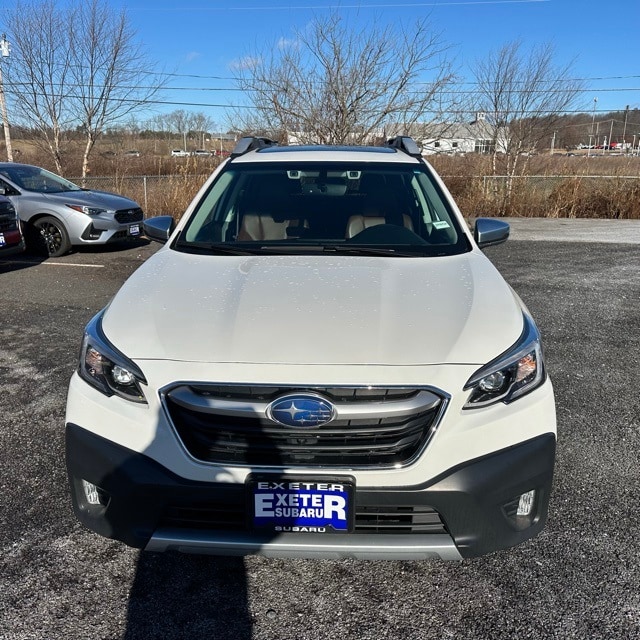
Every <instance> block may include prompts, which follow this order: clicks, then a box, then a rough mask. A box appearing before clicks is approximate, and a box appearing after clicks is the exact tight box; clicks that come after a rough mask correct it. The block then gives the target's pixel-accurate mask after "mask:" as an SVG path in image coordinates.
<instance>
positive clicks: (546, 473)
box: [66, 424, 556, 558]
mask: <svg viewBox="0 0 640 640" xmlns="http://www.w3.org/2000/svg"><path fill="white" fill-rule="evenodd" d="M66 447H67V469H68V473H69V481H70V486H71V495H72V500H73V508H74V511H75V513H76V516H77V517H78V519H79V520H80V521H81V522H82V523H83V524H84V525H85V526H87V527H88V528H89V529H91V530H93V531H95V532H97V533H99V534H101V535H103V536H106V537H108V538H114V539H117V540H121V541H122V542H125V543H126V544H128V545H130V546H132V547H138V548H144V547H145V546H146V545H147V543H148V542H149V540H150V538H151V536H152V535H153V533H154V531H156V529H158V528H159V527H161V526H163V524H165V523H166V522H168V521H170V522H171V526H174V527H175V526H176V522H179V519H180V517H182V516H181V515H180V514H184V513H188V522H189V525H188V526H190V527H194V526H199V527H208V526H210V527H212V528H218V527H220V528H223V529H224V531H226V532H233V531H234V530H235V531H237V532H238V533H241V534H242V535H243V536H245V537H246V534H247V531H248V530H249V529H248V525H247V522H248V520H247V518H246V517H245V513H246V510H245V504H246V502H247V496H246V489H245V487H244V485H236V484H229V483H220V482H194V481H190V480H185V479H184V478H181V477H179V476H177V475H176V474H174V473H172V472H171V471H169V470H168V469H166V468H165V467H163V466H162V465H160V464H159V463H157V462H155V461H154V460H152V459H151V458H149V457H147V456H145V455H143V454H140V453H136V452H133V451H131V450H129V449H126V448H124V447H121V446H119V445H117V444H114V443H113V442H110V441H109V440H106V439H104V438H101V437H99V436H97V435H95V434H93V433H91V432H89V431H87V430H86V429H83V428H82V427H80V426H77V425H74V424H67V429H66ZM555 447H556V439H555V436H554V435H553V434H545V435H541V436H538V437H536V438H534V439H532V440H528V441H526V442H524V443H521V444H518V445H516V446H513V447H510V448H508V449H504V450H501V451H498V452H496V453H493V454H491V455H489V456H486V457H483V458H479V459H475V460H471V461H469V462H467V463H465V464H463V465H460V466H458V467H456V468H454V469H451V470H449V471H447V473H445V474H443V475H441V476H440V477H438V478H435V479H433V480H430V481H429V482H428V483H425V484H424V485H421V486H408V487H394V488H393V489H379V488H375V489H371V488H367V487H360V486H358V487H357V488H356V493H355V506H356V514H358V513H360V514H364V516H363V518H367V517H368V518H369V519H370V517H371V513H374V512H384V513H385V514H387V515H386V517H387V520H386V521H384V522H383V525H382V526H383V527H390V526H394V527H395V529H394V530H396V531H398V533H403V534H406V533H410V534H412V535H416V536H425V535H427V536H428V535H430V532H431V531H432V532H433V533H434V534H436V535H442V533H443V532H446V533H448V534H449V535H450V536H451V537H452V539H453V541H454V542H455V545H456V547H457V548H458V551H459V553H460V555H461V556H462V557H465V558H471V557H476V556H481V555H484V554H486V553H490V552H492V551H496V550H499V549H504V548H507V547H511V546H514V545H516V544H519V543H521V542H523V541H525V540H527V539H529V538H532V537H533V536H535V535H537V534H538V533H539V532H540V531H541V530H542V528H543V527H544V524H545V521H546V518H547V510H548V504H549V496H550V492H551V484H552V478H553V468H554V460H555ZM321 475H322V474H321ZM83 480H85V481H87V482H90V483H93V484H95V485H96V486H97V487H99V488H100V490H101V492H100V493H101V496H103V499H101V500H100V503H99V504H89V503H88V501H87V499H86V497H85V492H84V490H83V487H82V481H83ZM531 490H535V491H536V497H535V502H534V505H533V509H532V511H531V513H530V514H529V515H528V519H527V522H526V525H525V526H523V525H522V519H521V518H520V519H519V520H518V521H517V519H516V518H515V517H514V515H513V513H511V512H510V511H509V509H508V508H507V505H509V504H513V503H514V500H515V501H516V504H517V500H518V497H519V496H520V495H522V494H524V493H526V492H528V491H531ZM194 514H195V515H194ZM389 514H391V515H389ZM185 517H187V516H185ZM389 522H392V523H393V525H389V524H388V523H389ZM425 522H426V523H427V525H425V524H424V523H425ZM415 523H419V524H415ZM365 529H366V527H365ZM369 531H370V529H369ZM353 535H354V537H357V535H358V533H357V527H356V532H355V533H354V534H353ZM370 535H375V533H374V534H371V533H370Z"/></svg>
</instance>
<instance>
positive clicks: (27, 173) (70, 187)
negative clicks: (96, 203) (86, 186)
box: [0, 166, 81, 193]
mask: <svg viewBox="0 0 640 640" xmlns="http://www.w3.org/2000/svg"><path fill="white" fill-rule="evenodd" d="M0 175H3V176H5V177H6V178H8V179H9V180H11V182H13V183H14V184H16V185H17V186H19V187H21V188H22V189H26V190H27V191H35V192H38V193H59V192H61V191H80V190H81V189H80V187H78V186H77V185H75V184H73V182H69V181H68V180H65V179H64V178H61V177H60V176H57V175H56V174H55V173H51V172H49V171H46V170H45V169H40V168H38V167H30V166H15V167H6V168H3V169H1V170H0Z"/></svg>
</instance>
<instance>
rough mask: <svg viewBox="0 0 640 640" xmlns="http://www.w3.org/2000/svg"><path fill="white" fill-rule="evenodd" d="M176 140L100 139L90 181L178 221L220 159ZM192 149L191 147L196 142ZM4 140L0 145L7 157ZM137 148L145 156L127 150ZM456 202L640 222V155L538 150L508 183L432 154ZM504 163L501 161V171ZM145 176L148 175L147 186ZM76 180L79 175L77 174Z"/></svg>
mask: <svg viewBox="0 0 640 640" xmlns="http://www.w3.org/2000/svg"><path fill="white" fill-rule="evenodd" d="M179 146H180V144H176V143H175V141H173V142H171V141H153V140H137V141H132V142H128V143H126V144H124V143H120V144H118V145H115V144H114V143H109V142H101V144H100V146H99V147H97V148H96V150H95V152H94V154H93V156H92V161H91V173H90V175H91V176H108V178H107V179H105V180H104V181H100V182H99V181H96V182H93V181H90V182H88V183H87V185H88V186H92V187H94V188H102V189H104V190H107V191H116V192H118V193H121V194H123V195H126V196H128V197H130V198H133V199H134V200H136V201H137V202H140V203H141V204H142V205H143V206H144V208H145V210H146V212H147V215H150V216H151V215H160V214H169V215H173V216H174V217H176V218H179V217H180V216H181V215H182V213H183V212H184V210H185V209H186V208H187V206H188V205H189V203H190V202H191V200H192V199H193V197H194V196H195V194H196V193H197V191H198V189H199V188H200V187H201V186H202V184H203V183H204V181H205V180H206V178H207V177H208V176H209V175H210V174H211V172H212V171H213V170H214V169H215V167H216V166H218V164H219V159H218V158H216V157H210V158H204V157H190V158H172V157H171V156H170V150H171V148H172V147H179ZM191 146H193V145H191ZM2 147H3V145H0V154H2V151H3V149H2ZM134 148H135V149H139V150H140V152H141V155H140V157H132V156H126V155H124V152H125V151H126V150H129V149H134ZM14 149H17V150H18V152H19V153H17V154H16V157H15V158H14V159H15V160H16V161H17V162H28V163H31V164H36V165H39V166H43V167H45V168H47V169H50V170H54V171H55V167H53V166H52V163H51V161H50V160H49V159H48V158H47V156H46V155H44V154H43V153H42V152H41V151H39V150H38V149H36V148H35V147H34V146H33V145H32V144H29V143H28V142H25V141H16V142H15V144H14ZM80 157H81V153H80V147H78V148H77V149H75V150H74V149H71V150H70V153H69V155H68V157H67V160H66V163H65V171H64V172H63V173H64V175H65V176H67V177H70V178H72V179H73V178H74V176H78V175H79V174H80V165H81V162H80ZM428 160H429V162H430V163H431V164H432V165H433V166H434V167H435V168H436V169H437V171H438V172H439V173H440V175H441V176H443V179H444V181H445V183H446V184H447V187H448V188H449V190H450V191H451V193H452V195H453V196H454V198H455V199H456V202H457V203H458V206H459V207H460V209H461V210H462V212H463V214H464V215H465V216H467V217H476V216H481V215H482V216H505V215H508V216H521V217H551V218H620V219H640V158H638V157H628V156H608V155H602V152H601V151H592V152H591V155H590V156H587V153H586V151H585V152H581V153H580V155H574V156H568V155H565V154H557V155H554V156H550V155H539V156H534V157H530V158H521V159H520V165H519V173H520V174H521V175H518V176H517V177H516V178H515V179H514V180H513V181H512V183H511V184H510V185H509V184H507V182H506V181H504V180H494V179H492V178H491V177H490V176H491V174H492V161H491V158H490V157H489V156H482V155H477V154H469V155H467V156H444V155H443V156H430V157H429V158H428ZM503 171H504V167H500V166H498V173H500V172H503ZM142 176H146V177H147V178H146V181H145V182H144V183H143V179H142ZM76 181H78V180H77V178H76Z"/></svg>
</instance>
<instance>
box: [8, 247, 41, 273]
mask: <svg viewBox="0 0 640 640" xmlns="http://www.w3.org/2000/svg"><path fill="white" fill-rule="evenodd" d="M46 259H47V258H45V257H44V256H41V255H37V254H35V253H34V254H32V253H28V252H24V253H19V254H15V255H12V256H6V257H5V256H3V255H2V254H0V275H2V274H3V273H8V272H10V271H20V270H21V269H29V268H31V267H35V266H37V265H39V264H42V263H43V262H44V261H45V260H46Z"/></svg>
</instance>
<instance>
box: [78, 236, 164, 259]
mask: <svg viewBox="0 0 640 640" xmlns="http://www.w3.org/2000/svg"><path fill="white" fill-rule="evenodd" d="M150 244H151V240H148V239H147V238H136V239H135V240H122V241H121V242H110V243H109V244H101V245H94V246H85V245H82V246H76V247H73V250H72V252H71V254H67V255H73V254H74V253H86V254H99V253H119V252H121V251H128V250H131V249H136V248H140V247H147V246H149V245H150Z"/></svg>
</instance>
